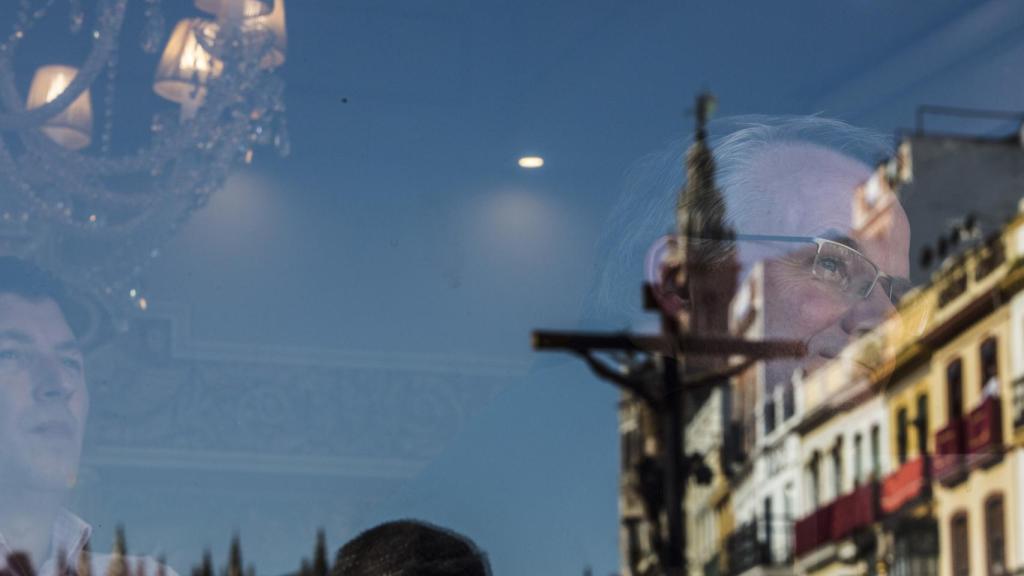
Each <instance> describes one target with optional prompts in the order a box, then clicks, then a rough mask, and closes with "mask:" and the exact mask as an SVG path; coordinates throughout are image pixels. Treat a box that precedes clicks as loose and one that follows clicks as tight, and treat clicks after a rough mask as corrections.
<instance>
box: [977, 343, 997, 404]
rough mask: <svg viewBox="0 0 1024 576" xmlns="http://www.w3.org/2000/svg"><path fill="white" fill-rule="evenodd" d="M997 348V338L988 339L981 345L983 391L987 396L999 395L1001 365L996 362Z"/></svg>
mask: <svg viewBox="0 0 1024 576" xmlns="http://www.w3.org/2000/svg"><path fill="white" fill-rule="evenodd" d="M996 348H997V347H996V339H995V338H988V339H986V340H985V341H984V342H982V343H981V349H980V356H981V390H982V392H983V393H984V394H985V395H992V396H995V395H998V394H999V380H998V375H999V365H998V362H997V361H996V360H997V358H996ZM990 380H991V381H992V382H991V383H990Z"/></svg>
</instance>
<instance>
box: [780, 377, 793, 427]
mask: <svg viewBox="0 0 1024 576" xmlns="http://www.w3.org/2000/svg"><path fill="white" fill-rule="evenodd" d="M795 412H796V394H794V393H793V383H792V382H787V383H786V385H785V387H784V388H783V389H782V419H783V420H789V419H790V418H792V417H793V414H794V413H795Z"/></svg>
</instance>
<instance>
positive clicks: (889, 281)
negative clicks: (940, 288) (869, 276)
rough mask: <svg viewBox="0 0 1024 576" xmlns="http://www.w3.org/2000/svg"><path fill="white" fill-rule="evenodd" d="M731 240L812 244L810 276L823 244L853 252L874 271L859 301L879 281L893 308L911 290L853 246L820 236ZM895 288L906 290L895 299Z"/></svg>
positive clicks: (761, 236)
mask: <svg viewBox="0 0 1024 576" xmlns="http://www.w3.org/2000/svg"><path fill="white" fill-rule="evenodd" d="M731 239H732V240H745V241H751V242H790V243H794V244H798V243H801V244H807V243H813V244H814V245H815V246H816V252H815V254H814V264H813V265H812V274H813V269H814V268H816V267H817V264H818V258H819V257H820V256H821V247H822V246H823V245H824V244H831V245H836V246H839V247H840V248H842V249H844V250H849V251H851V252H853V253H854V254H856V255H858V256H860V257H861V258H863V259H864V261H865V262H867V263H868V264H870V265H871V267H872V268H874V270H875V277H874V279H873V280H872V281H871V284H870V285H869V286H868V288H867V289H866V290H865V291H864V294H863V295H861V296H858V298H860V299H861V300H866V299H868V298H869V297H870V296H871V293H872V292H873V291H874V289H875V286H877V285H878V284H879V281H882V282H883V283H884V284H886V285H888V290H887V294H886V297H888V299H889V302H891V303H892V305H893V306H899V302H900V299H902V298H903V296H904V295H905V294H906V293H907V291H908V290H910V288H912V285H911V284H910V281H909V280H907V279H905V278H897V277H894V276H890V275H889V274H886V273H885V272H882V269H881V268H879V267H878V264H875V263H874V262H873V261H872V260H871V259H870V258H868V257H867V256H865V255H864V253H863V252H861V251H860V250H857V249H856V248H854V247H853V246H850V245H848V244H844V243H842V242H839V241H837V240H833V239H831V238H824V237H822V236H785V235H779V234H735V233H734V234H731ZM896 286H899V287H903V286H906V289H905V290H902V291H900V292H899V294H898V295H896V297H895V298H894V287H896Z"/></svg>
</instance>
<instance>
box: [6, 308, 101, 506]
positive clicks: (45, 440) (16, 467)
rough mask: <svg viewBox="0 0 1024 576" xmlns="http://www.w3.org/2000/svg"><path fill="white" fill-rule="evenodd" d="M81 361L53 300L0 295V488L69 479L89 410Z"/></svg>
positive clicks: (37, 486)
mask: <svg viewBox="0 0 1024 576" xmlns="http://www.w3.org/2000/svg"><path fill="white" fill-rule="evenodd" d="M83 367H84V365H83V359H82V352H81V351H80V350H79V348H78V344H77V342H76V340H75V336H74V334H73V333H72V332H71V329H70V328H69V327H68V324H67V321H66V320H65V319H64V315H63V314H62V313H61V310H60V307H59V306H57V304H56V303H55V302H54V301H53V300H51V299H47V298H43V299H39V300H31V299H25V298H23V297H21V296H17V295H14V294H0V490H11V489H15V490H34V491H44V492H60V491H66V490H67V489H68V488H69V487H70V486H71V485H73V483H74V480H75V475H76V474H77V472H78V461H79V457H80V455H81V449H82V435H83V432H84V428H85V420H86V417H87V416H88V412H89V393H88V391H87V390H86V386H85V374H84V371H83Z"/></svg>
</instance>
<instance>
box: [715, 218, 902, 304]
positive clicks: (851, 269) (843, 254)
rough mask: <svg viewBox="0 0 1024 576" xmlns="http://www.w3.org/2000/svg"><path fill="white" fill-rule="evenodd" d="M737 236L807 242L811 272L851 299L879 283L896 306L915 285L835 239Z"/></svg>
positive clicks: (868, 293) (739, 236) (864, 295)
mask: <svg viewBox="0 0 1024 576" xmlns="http://www.w3.org/2000/svg"><path fill="white" fill-rule="evenodd" d="M734 238H735V239H736V240H745V241H751V242H790V243H798V244H807V245H808V251H807V265H808V267H809V271H810V273H811V275H812V276H813V277H814V278H816V279H817V280H819V281H820V282H822V283H823V284H825V285H826V286H827V287H828V288H829V289H830V290H831V291H833V292H835V293H836V294H838V295H841V296H842V297H844V298H845V299H846V300H848V301H850V302H856V301H858V300H862V299H866V298H868V297H869V296H871V292H872V291H873V290H874V289H875V287H876V286H877V287H880V288H881V289H882V290H884V291H885V294H886V296H887V297H888V298H889V301H890V302H892V304H893V306H896V305H898V304H899V302H900V299H901V298H903V296H904V295H905V294H906V293H907V292H908V291H909V290H910V288H911V287H912V285H911V284H910V282H909V281H908V280H906V279H904V278H894V277H892V276H889V275H888V274H885V273H884V272H882V271H881V270H880V269H879V268H878V266H877V265H876V264H875V263H874V262H872V261H871V260H870V259H869V258H868V257H867V256H865V255H864V254H862V253H860V251H858V250H857V249H855V248H853V247H851V246H848V245H846V244H843V243H842V242H838V241H836V240H830V239H828V238H821V237H819V236H779V235H773V234H736V235H735V236H734ZM811 244H813V245H814V247H815V249H814V257H813V259H812V258H811V257H810V250H809V248H810V245H811ZM798 263H801V262H798Z"/></svg>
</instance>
